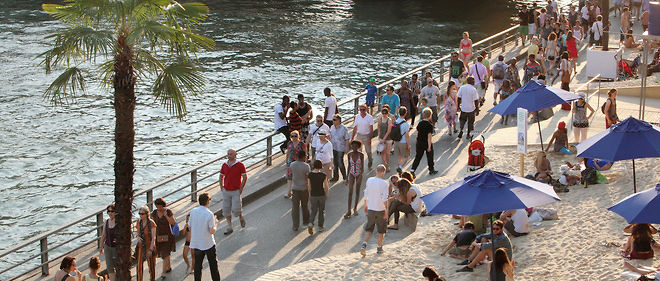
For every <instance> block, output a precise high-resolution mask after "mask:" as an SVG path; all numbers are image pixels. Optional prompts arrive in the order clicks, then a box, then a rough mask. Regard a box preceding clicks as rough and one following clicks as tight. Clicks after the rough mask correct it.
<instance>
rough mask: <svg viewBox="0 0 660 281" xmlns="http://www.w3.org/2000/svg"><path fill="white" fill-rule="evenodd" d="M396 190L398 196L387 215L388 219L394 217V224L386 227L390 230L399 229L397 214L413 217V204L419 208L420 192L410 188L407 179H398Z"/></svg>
mask: <svg viewBox="0 0 660 281" xmlns="http://www.w3.org/2000/svg"><path fill="white" fill-rule="evenodd" d="M406 173H407V172H406ZM397 188H398V189H399V195H398V196H396V197H395V198H394V200H392V203H391V204H390V208H389V215H388V217H390V216H392V215H394V224H393V225H390V226H388V227H387V228H388V229H392V230H398V229H399V212H403V213H404V214H406V215H408V214H413V215H414V214H415V213H416V212H417V211H416V210H415V208H414V207H413V203H416V204H415V205H416V206H421V199H420V197H422V195H421V191H420V192H418V191H419V189H415V188H412V183H410V181H409V180H408V179H405V178H401V179H399V182H398V183H397Z"/></svg>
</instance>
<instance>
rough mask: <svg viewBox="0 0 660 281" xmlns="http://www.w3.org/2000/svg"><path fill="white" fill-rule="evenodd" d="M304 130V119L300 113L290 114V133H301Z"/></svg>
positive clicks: (293, 112)
mask: <svg viewBox="0 0 660 281" xmlns="http://www.w3.org/2000/svg"><path fill="white" fill-rule="evenodd" d="M300 129H302V118H300V115H298V112H296V111H294V110H292V111H291V112H290V113H289V132H293V131H300Z"/></svg>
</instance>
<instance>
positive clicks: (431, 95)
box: [420, 79, 440, 127]
mask: <svg viewBox="0 0 660 281" xmlns="http://www.w3.org/2000/svg"><path fill="white" fill-rule="evenodd" d="M433 82H434V80H433V79H426V86H424V88H422V90H421V91H420V100H421V99H422V98H426V105H427V106H428V107H429V108H430V109H431V110H432V111H433V115H431V123H433V127H435V123H436V122H438V100H439V99H440V89H439V88H438V86H436V85H434V84H433Z"/></svg>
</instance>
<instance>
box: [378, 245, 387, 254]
mask: <svg viewBox="0 0 660 281" xmlns="http://www.w3.org/2000/svg"><path fill="white" fill-rule="evenodd" d="M384 252H385V251H383V246H380V247H378V248H376V254H382V253H384Z"/></svg>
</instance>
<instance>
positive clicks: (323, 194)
mask: <svg viewBox="0 0 660 281" xmlns="http://www.w3.org/2000/svg"><path fill="white" fill-rule="evenodd" d="M312 168H313V169H312V171H311V172H310V173H309V186H308V187H309V194H310V200H309V202H310V205H311V206H312V209H311V211H310V212H311V216H310V217H309V222H310V224H309V226H308V227H307V231H308V232H309V235H312V234H314V218H315V217H316V214H317V213H318V214H319V219H318V231H319V232H322V231H323V222H324V221H325V200H326V199H327V198H328V189H329V187H328V177H327V176H326V175H325V174H324V173H323V171H321V169H323V163H321V161H320V160H314V164H312ZM349 208H350V207H349Z"/></svg>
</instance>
